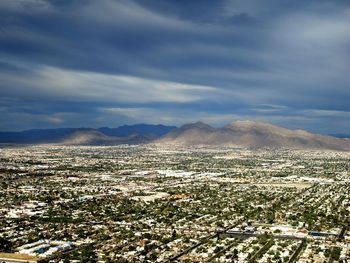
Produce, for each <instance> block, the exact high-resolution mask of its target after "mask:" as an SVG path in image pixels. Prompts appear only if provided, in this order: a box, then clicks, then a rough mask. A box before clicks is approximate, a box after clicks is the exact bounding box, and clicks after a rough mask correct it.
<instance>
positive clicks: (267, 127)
mask: <svg viewBox="0 0 350 263" xmlns="http://www.w3.org/2000/svg"><path fill="white" fill-rule="evenodd" d="M158 142H160V143H164V144H181V145H223V146H237V147H244V148H291V149H330V150H341V151H349V150H350V140H349V139H340V138H336V137H332V136H325V135H319V134H314V133H311V132H308V131H305V130H291V129H287V128H284V127H280V126H276V125H273V124H270V123H265V122H256V121H235V122H232V123H230V124H228V125H226V126H224V127H222V128H213V127H211V126H209V125H208V124H205V123H202V122H197V123H192V124H186V125H183V126H182V127H180V128H177V129H174V130H172V131H171V132H169V133H168V134H166V135H165V136H164V137H163V138H161V139H159V140H158Z"/></svg>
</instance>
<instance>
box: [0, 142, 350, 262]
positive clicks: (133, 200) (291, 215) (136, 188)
mask: <svg viewBox="0 0 350 263" xmlns="http://www.w3.org/2000/svg"><path fill="white" fill-rule="evenodd" d="M0 160H1V162H0V171H1V173H0V204H1V206H0V262H1V260H4V261H5V262H37V261H44V262H45V261H52V262H60V261H61V262H98V261H99V262H343V263H345V262H350V236H349V235H350V234H349V231H350V229H349V214H350V206H349V203H350V194H349V193H350V154H349V153H346V152H332V151H296V150H274V149H269V150H255V151H251V150H244V149H237V148H222V147H220V148H219V147H199V146H197V147H192V148H189V147H188V148H187V147H180V146H171V147H170V146H159V145H155V144H154V145H152V144H150V145H137V146H127V145H123V146H113V147H93V146H91V147H90V146H84V147H75V146H71V147H68V146H50V145H47V146H28V147H6V148H5V147H4V148H1V149H0ZM6 260H7V261H6ZM11 260H13V261H11Z"/></svg>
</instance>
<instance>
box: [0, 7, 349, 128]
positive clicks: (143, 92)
mask: <svg viewBox="0 0 350 263" xmlns="http://www.w3.org/2000/svg"><path fill="white" fill-rule="evenodd" d="M349 24H350V5H349V2H348V1H327V0H321V1H316V0H315V1H287V0H284V1H277V0H269V1H258V0H251V1H243V0H218V1H209V0H208V1H207V0H200V1H199V0H194V1H170V0H167V1H166V0H153V1H148V0H147V1H146V0H134V1H131V0H128V1H127V0H100V1H92V0H73V1H64V0H50V1H44V0H4V1H1V2H0V80H1V90H0V96H1V98H2V100H1V103H0V110H1V114H2V122H1V127H0V129H2V130H8V129H22V128H31V127H37V126H40V127H53V126H54V127H61V126H77V125H78V126H98V125H110V126H111V125H112V126H116V125H119V124H123V123H134V122H153V123H155V122H164V123H171V124H181V123H184V122H187V121H196V120H197V119H201V120H203V121H208V122H210V123H212V124H214V125H220V124H222V123H224V122H227V121H230V120H232V119H233V118H253V119H263V120H267V121H273V122H275V123H280V124H284V125H287V126H291V127H294V126H295V127H298V126H301V127H306V128H308V129H311V130H315V131H322V132H328V131H327V129H325V128H324V127H323V125H322V123H324V122H327V121H328V122H332V123H333V124H335V125H332V126H331V127H328V129H329V132H333V131H334V132H339V131H341V132H344V129H348V130H349V129H350V124H349V123H350V122H349V114H347V113H348V112H350V104H349V103H348V101H349V99H350V89H349V88H348V83H349V80H350V78H349V76H348V75H349V74H348V69H349V68H350V59H349V55H348V54H350V50H349V46H350V30H349V28H348V25H349ZM267 105H269V106H267ZM271 105H272V106H271ZM316 113H317V114H316ZM184 116H186V117H184ZM22 120H25V121H22ZM336 124H338V125H336Z"/></svg>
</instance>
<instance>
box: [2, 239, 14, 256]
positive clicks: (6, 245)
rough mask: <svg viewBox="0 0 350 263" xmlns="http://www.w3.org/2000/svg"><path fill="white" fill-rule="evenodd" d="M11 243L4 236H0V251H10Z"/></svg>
mask: <svg viewBox="0 0 350 263" xmlns="http://www.w3.org/2000/svg"><path fill="white" fill-rule="evenodd" d="M12 249H13V244H12V242H11V241H10V240H8V239H7V238H5V237H0V251H4V252H11V250H12Z"/></svg>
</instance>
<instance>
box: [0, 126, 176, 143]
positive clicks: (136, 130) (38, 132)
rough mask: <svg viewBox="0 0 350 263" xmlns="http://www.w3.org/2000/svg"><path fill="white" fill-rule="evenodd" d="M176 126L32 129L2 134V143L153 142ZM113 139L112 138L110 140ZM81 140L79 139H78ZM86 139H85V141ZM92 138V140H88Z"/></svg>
mask: <svg viewBox="0 0 350 263" xmlns="http://www.w3.org/2000/svg"><path fill="white" fill-rule="evenodd" d="M174 128H176V127H175V126H165V125H152V124H137V125H124V126H120V127H118V128H108V127H103V128H99V129H92V128H59V129H32V130H26V131H20V132H0V143H14V144H41V143H64V142H67V144H76V143H73V142H74V141H75V142H79V141H80V140H81V142H83V141H84V142H85V143H83V144H88V141H89V140H90V141H91V143H92V144H94V145H96V144H98V142H100V143H102V144H108V142H110V144H116V143H117V142H118V141H119V142H120V143H124V142H125V143H127V142H128V141H130V142H131V143H137V142H146V141H151V140H154V139H157V138H160V137H161V136H163V135H165V134H167V133H168V132H169V131H171V130H172V129H174ZM110 137H111V138H110ZM78 138H79V139H78ZM83 138H85V139H83ZM88 138H90V139H88Z"/></svg>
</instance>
